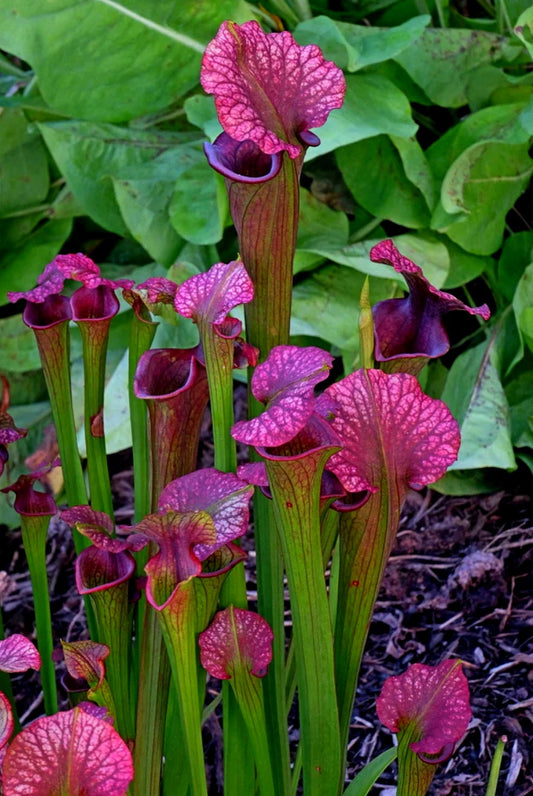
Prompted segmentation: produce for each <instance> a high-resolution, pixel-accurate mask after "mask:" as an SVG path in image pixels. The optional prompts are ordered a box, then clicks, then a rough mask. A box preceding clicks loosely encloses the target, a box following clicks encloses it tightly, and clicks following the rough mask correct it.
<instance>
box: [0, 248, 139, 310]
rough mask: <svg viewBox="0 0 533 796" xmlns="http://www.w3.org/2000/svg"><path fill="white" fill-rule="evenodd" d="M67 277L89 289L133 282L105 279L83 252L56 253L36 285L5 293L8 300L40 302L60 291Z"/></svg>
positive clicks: (124, 286) (128, 286) (119, 285)
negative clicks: (16, 291)
mask: <svg viewBox="0 0 533 796" xmlns="http://www.w3.org/2000/svg"><path fill="white" fill-rule="evenodd" d="M67 279H74V280H76V281H77V282H82V283H83V286H84V287H86V288H90V289H94V288H96V287H101V286H106V287H110V288H113V289H116V288H119V287H123V288H130V287H132V285H133V284H134V282H133V281H132V280H131V279H105V278H104V277H102V276H101V275H100V268H99V266H98V265H96V263H95V262H93V260H91V258H90V257H87V256H86V255H85V254H80V253H78V254H58V255H57V257H55V259H54V260H52V262H51V263H48V265H47V266H46V268H45V269H44V271H43V273H42V274H41V275H40V276H39V277H38V279H37V286H36V287H34V288H32V290H27V291H25V292H19V293H13V292H9V293H8V294H7V295H8V298H9V300H10V301H19V300H20V299H26V301H29V302H31V303H37V304H40V303H41V302H43V301H45V299H47V298H48V297H49V296H53V295H57V294H58V293H61V291H62V290H63V286H64V284H65V281H66V280H67Z"/></svg>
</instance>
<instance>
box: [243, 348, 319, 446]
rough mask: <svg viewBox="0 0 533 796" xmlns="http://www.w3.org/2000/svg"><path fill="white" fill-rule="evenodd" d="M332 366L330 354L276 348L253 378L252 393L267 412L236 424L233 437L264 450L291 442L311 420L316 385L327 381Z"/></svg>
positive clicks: (315, 350)
mask: <svg viewBox="0 0 533 796" xmlns="http://www.w3.org/2000/svg"><path fill="white" fill-rule="evenodd" d="M332 364H333V357H332V356H331V354H329V353H328V352H327V351H323V350H322V349H321V348H316V347H315V346H309V347H308V348H300V347H299V346H290V345H287V346H275V347H274V348H273V349H272V350H271V352H270V353H269V355H268V357H267V358H266V360H265V361H264V362H263V363H262V364H261V365H258V366H257V368H256V369H255V371H254V375H253V377H252V384H251V388H252V393H253V395H254V397H255V398H256V399H257V400H258V401H260V402H261V403H263V404H265V405H266V409H265V411H264V412H263V413H262V414H261V415H259V416H258V417H255V418H253V419H252V420H240V421H239V422H238V423H235V425H234V426H233V428H232V432H231V433H232V435H233V437H234V438H235V439H236V440H237V441H238V442H244V443H246V444H248V445H254V446H261V447H263V446H268V447H276V446H278V445H283V444H285V443H286V442H289V440H291V439H292V438H293V437H295V436H296V435H297V434H298V432H300V431H301V430H302V429H303V428H304V427H305V425H306V424H307V422H308V421H309V420H310V418H311V415H312V414H313V411H314V406H315V394H314V388H315V385H317V384H319V383H320V382H321V381H323V380H324V379H327V377H328V374H329V369H330V368H331V365H332Z"/></svg>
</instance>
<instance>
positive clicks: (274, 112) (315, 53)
mask: <svg viewBox="0 0 533 796" xmlns="http://www.w3.org/2000/svg"><path fill="white" fill-rule="evenodd" d="M200 79H201V83H202V86H203V88H204V90H205V91H206V92H207V93H208V94H214V96H215V105H216V109H217V113H218V116H219V119H220V123H221V124H222V127H223V128H224V131H225V133H227V134H228V135H229V136H231V137H232V138H233V139H235V140H236V141H253V142H254V143H255V144H256V145H257V147H258V148H259V150H260V151H261V152H264V153H265V154H266V155H275V154H276V153H278V152H282V151H284V150H285V151H287V152H288V154H289V156H290V157H291V158H297V157H298V156H299V155H300V153H301V150H302V146H301V145H302V141H304V142H305V138H306V133H308V131H309V130H310V129H311V128H312V127H321V126H322V125H323V124H324V122H325V121H326V119H327V117H328V115H329V113H330V111H331V110H333V109H334V108H340V106H341V105H342V102H343V100H344V92H345V88H346V83H345V80H344V75H343V74H342V71H341V70H340V69H339V68H338V67H337V66H335V64H333V63H331V62H329V61H326V60H324V57H323V55H322V52H321V51H320V48H319V47H317V46H316V45H313V44H309V45H306V46H305V47H302V46H300V45H299V44H297V43H296V41H295V40H294V38H293V36H292V35H291V34H290V33H288V32H286V31H284V32H282V33H269V34H267V33H264V32H263V30H262V29H261V27H260V26H259V24H258V23H257V22H254V21H251V22H245V23H244V25H236V24H234V23H233V22H223V23H222V25H221V27H220V29H219V31H218V33H217V35H216V37H215V38H214V39H213V40H212V41H211V42H210V43H209V44H208V45H207V48H206V51H205V53H204V57H203V61H202V72H201V78H200Z"/></svg>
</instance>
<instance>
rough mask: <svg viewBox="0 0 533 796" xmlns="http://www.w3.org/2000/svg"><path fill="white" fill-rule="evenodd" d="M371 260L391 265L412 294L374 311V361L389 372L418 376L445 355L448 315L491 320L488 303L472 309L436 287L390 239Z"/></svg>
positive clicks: (375, 249) (382, 303)
mask: <svg viewBox="0 0 533 796" xmlns="http://www.w3.org/2000/svg"><path fill="white" fill-rule="evenodd" d="M370 259H371V260H372V261H373V262H376V263H385V264H387V265H392V267H393V268H394V270H395V271H397V272H398V273H399V274H402V276H403V277H404V279H405V281H406V282H407V285H408V287H409V295H408V296H406V297H405V298H401V299H397V298H394V299H385V300H384V301H379V302H378V303H377V304H375V306H374V308H373V311H372V312H373V316H374V337H375V358H376V361H377V362H384V363H387V367H388V369H389V370H404V371H407V372H409V373H413V375H416V374H417V373H418V372H419V371H420V370H421V368H422V367H423V366H424V364H425V363H426V362H427V361H428V359H433V358H435V357H440V356H442V355H443V354H445V353H446V352H447V351H448V350H449V348H450V340H449V338H448V334H447V332H446V329H445V327H444V324H443V317H444V316H445V315H446V314H447V313H448V312H453V311H456V310H462V311H463V312H467V313H469V314H470V315H479V316H480V317H481V318H483V319H484V320H488V318H489V317H490V310H489V308H488V306H487V305H486V304H482V305H481V306H480V307H469V306H468V305H467V304H464V303H463V302H462V301H460V299H458V298H456V297H455V296H452V295H451V294H450V293H445V292H444V291H442V290H438V289H437V288H436V287H433V285H431V284H430V283H429V282H428V280H427V279H426V278H425V276H424V274H423V272H422V269H421V268H420V266H418V265H415V263H413V262H412V261H411V260H409V259H408V258H407V257H404V256H403V255H402V254H400V252H399V251H398V249H397V248H396V246H395V245H394V243H393V242H392V241H391V240H385V241H382V242H381V243H378V244H377V245H376V246H374V247H373V248H372V249H371V251H370Z"/></svg>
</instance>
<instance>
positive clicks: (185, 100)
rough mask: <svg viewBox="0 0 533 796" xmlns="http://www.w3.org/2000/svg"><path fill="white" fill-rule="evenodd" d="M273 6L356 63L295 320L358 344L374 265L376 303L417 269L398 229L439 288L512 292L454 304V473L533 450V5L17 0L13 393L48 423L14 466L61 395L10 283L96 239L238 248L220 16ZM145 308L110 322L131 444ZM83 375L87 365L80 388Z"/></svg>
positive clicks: (165, 332) (0, 292) (0, 212)
mask: <svg viewBox="0 0 533 796" xmlns="http://www.w3.org/2000/svg"><path fill="white" fill-rule="evenodd" d="M265 9H266V10H265ZM253 17H255V18H258V19H259V20H260V21H261V22H262V23H263V24H264V25H265V26H266V28H267V29H269V28H270V29H276V28H277V27H279V24H281V23H280V19H281V20H282V22H283V25H284V26H285V27H286V28H287V29H289V30H291V31H292V32H293V34H294V36H295V38H296V39H297V41H298V42H299V43H301V44H306V43H316V44H319V45H320V46H321V48H322V49H323V51H324V53H325V55H326V57H327V58H329V59H331V60H334V61H335V62H336V63H337V64H338V65H339V66H341V67H342V68H343V69H344V70H345V73H346V77H347V86H348V88H347V94H346V101H345V104H344V107H343V108H342V109H340V110H338V111H335V112H333V113H332V114H331V117H330V120H329V121H328V123H327V125H326V126H325V127H324V128H323V129H322V130H321V131H320V137H321V140H322V143H321V145H320V146H319V147H318V148H317V149H314V150H309V151H308V155H307V158H306V163H305V165H304V172H303V178H302V196H301V224H300V231H299V238H298V250H297V255H296V263H295V272H296V276H295V287H294V310H293V316H294V317H293V327H292V330H293V334H294V335H295V341H296V342H305V343H309V342H313V343H318V344H320V345H322V346H324V347H328V348H330V349H331V351H332V352H333V353H334V354H336V355H339V356H341V357H342V361H343V363H344V367H345V369H346V370H350V369H352V368H353V367H354V366H357V363H358V333H357V316H358V302H359V293H360V289H361V286H362V283H363V280H364V276H365V275H366V274H369V275H370V289H371V300H372V302H373V303H375V302H376V301H378V300H381V299H383V298H387V297H390V296H394V295H401V293H402V290H403V283H402V280H401V279H400V278H398V279H396V278H394V277H393V275H392V274H391V269H390V267H388V266H384V265H379V264H373V263H371V262H370V261H369V259H368V252H369V250H370V248H371V246H372V245H373V244H374V243H376V242H377V241H379V240H381V239H383V238H384V237H392V238H393V239H394V240H395V242H396V245H397V246H398V247H399V248H400V250H401V251H402V253H403V254H405V255H407V256H408V257H410V258H411V259H413V260H414V261H415V262H417V263H418V264H419V265H421V266H422V267H423V269H424V271H425V273H426V275H427V276H428V278H429V279H430V280H431V281H432V282H433V283H434V284H435V285H436V286H437V287H441V288H444V289H446V290H452V291H453V292H455V293H456V294H457V295H459V296H460V297H461V298H462V299H463V300H467V301H470V302H472V303H475V304H480V303H482V302H483V301H487V302H488V303H489V304H490V306H491V309H492V311H493V316H492V318H491V320H490V321H489V322H488V323H486V324H485V323H483V322H482V321H481V322H480V320H479V319H477V318H466V319H465V315H464V314H460V315H459V314H457V315H455V316H453V315H452V316H451V323H450V331H451V335H452V339H453V343H454V344H453V347H452V350H451V352H450V354H449V355H448V356H447V357H446V358H445V359H444V363H437V364H435V365H431V366H430V367H429V368H426V370H425V372H423V374H422V376H421V380H422V385H423V387H424V389H425V390H426V391H427V392H428V393H429V394H431V395H432V396H435V397H442V398H443V399H444V400H445V401H447V403H448V404H449V406H450V408H451V409H452V411H453V412H454V414H455V415H456V417H457V418H458V420H459V422H460V424H461V431H462V436H463V443H462V447H461V451H460V456H459V460H458V461H457V463H456V464H455V465H454V466H453V467H452V470H451V472H450V473H449V474H448V475H447V476H446V477H445V478H444V479H443V480H442V481H441V482H440V483H439V484H438V485H437V488H440V489H441V490H442V491H444V492H450V493H455V494H463V493H469V492H475V491H487V490H490V489H492V488H494V487H495V485H498V484H500V483H501V479H502V476H503V475H504V473H505V472H512V471H513V470H515V469H516V468H517V466H518V463H519V462H523V463H525V465H526V466H528V467H529V468H530V469H531V470H533V450H532V448H533V367H532V363H533V231H532V229H531V211H530V208H531V206H532V195H531V188H530V187H529V186H530V179H531V175H532V173H533V161H532V159H531V157H530V155H529V147H530V144H531V136H532V134H533V70H532V69H531V56H532V53H533V44H532V42H533V7H528V3H527V2H526V1H525V0H495V5H493V4H492V2H491V0H453V2H448V0H435V2H433V0H427V2H426V0H416V2H415V1H414V0H358V2H355V1H354V0H341V2H335V3H334V2H329V0H317V1H316V2H314V3H313V4H312V6H311V8H310V7H309V6H308V5H307V0H271V2H267V3H264V4H261V5H260V6H259V5H254V4H252V3H246V2H244V0H238V1H236V0H219V1H218V2H217V3H216V4H213V3H211V2H209V0H201V1H199V0H180V1H179V2H176V0H159V1H158V2H157V3H153V2H151V0H125V2H114V0H82V2H80V1H79V0H76V2H73V0H46V1H45V0H0V48H1V49H2V51H3V54H0V156H1V166H0V186H1V190H0V304H1V305H2V306H1V307H0V316H1V317H0V334H1V339H2V346H1V350H0V372H2V373H4V374H5V375H6V376H7V377H8V379H9V382H10V384H11V394H12V407H11V410H10V411H11V412H12V414H13V416H14V417H15V420H16V422H17V423H18V425H21V426H24V427H29V428H30V429H31V431H30V433H29V435H28V437H27V438H26V440H25V441H23V442H24V445H22V444H20V443H19V446H18V449H19V456H20V458H19V459H18V460H16V459H15V460H12V461H11V462H10V467H11V470H10V472H9V474H8V478H9V480H10V481H12V480H13V478H14V477H16V475H17V471H18V468H20V467H21V466H23V462H22V458H23V456H24V455H28V454H29V453H30V452H31V451H33V450H34V449H35V447H36V446H37V445H38V444H39V443H40V442H41V439H42V432H43V429H44V427H45V426H46V425H47V424H49V423H50V420H51V416H50V412H49V407H48V404H47V402H46V400H45V388H44V381H43V379H42V375H41V374H40V371H39V360H38V356H37V351H36V348H35V345H34V342H33V335H32V332H31V331H30V330H29V329H27V328H26V327H25V326H24V325H23V323H22V321H21V318H20V312H21V309H22V308H21V306H17V305H15V306H14V307H13V306H12V305H9V304H8V303H7V297H6V294H7V291H8V290H26V289H29V288H30V287H31V286H33V285H34V283H35V280H36V278H37V276H38V275H39V274H40V272H41V271H42V270H43V267H44V265H45V264H46V263H47V262H49V261H50V260H51V259H52V258H53V257H54V256H55V255H56V254H57V253H59V252H60V251H65V252H66V251H80V250H82V251H84V252H85V253H87V254H89V255H90V256H91V257H93V259H95V260H96V261H97V262H99V263H105V264H106V266H105V267H104V269H103V270H104V272H105V271H107V272H108V274H107V275H109V274H113V275H115V276H117V275H120V276H133V278H136V279H138V280H144V279H145V278H147V277H149V276H153V275H163V274H168V275H169V276H170V277H171V278H173V279H175V280H176V281H178V282H181V281H183V280H184V279H185V278H187V277H188V276H190V275H191V274H193V273H196V272H198V271H200V270H205V269H207V268H208V267H210V266H211V265H212V264H213V263H214V262H216V261H219V260H223V261H228V260H229V259H232V258H234V257H235V255H236V252H237V243H236V236H235V234H234V231H233V228H232V226H231V220H230V218H229V213H228V207H227V202H226V197H225V189H224V185H223V182H222V179H221V178H220V177H219V176H218V175H217V174H215V172H213V171H212V170H211V169H210V168H209V166H208V164H207V161H206V159H205V157H204V155H203V151H202V144H203V142H204V141H205V139H206V138H209V139H210V140H213V139H214V138H215V137H216V135H217V134H218V132H219V129H220V128H219V126H218V121H217V119H216V114H215V111H214V105H213V102H212V98H211V97H206V96H205V95H204V94H203V92H202V90H201V88H200V87H199V83H198V79H199V71H200V61H201V53H202V50H203V48H204V47H205V45H206V44H207V42H208V41H209V40H210V39H211V38H212V37H213V36H214V34H215V33H216V31H217V29H218V27H219V24H220V23H221V22H222V21H223V20H224V19H233V20H235V21H236V22H243V21H245V20H246V19H250V18H253ZM129 312H130V309H129V307H128V306H127V305H124V307H123V311H122V313H121V314H120V315H119V316H118V318H117V319H115V322H114V325H113V331H112V336H111V343H110V352H109V362H108V369H109V381H108V385H107V398H108V401H107V409H106V429H107V430H108V431H109V432H112V433H110V434H109V437H108V449H109V450H111V451H113V450H121V449H122V448H125V447H127V446H128V444H129V431H128V423H127V405H126V390H125V379H126V370H127V363H126V359H125V355H124V351H125V346H126V340H127V333H128V323H129ZM73 338H74V340H73V342H74V344H73V357H74V359H78V358H79V354H80V343H79V340H78V339H77V338H76V330H73ZM195 341H196V330H195V328H194V327H192V325H191V324H190V323H188V322H186V321H185V320H184V319H181V318H179V317H178V316H175V314H168V315H166V316H165V317H164V318H162V323H161V324H160V327H159V330H158V333H157V337H156V341H155V343H154V345H156V346H164V345H167V344H170V345H175V346H190V345H193V344H194V343H195ZM80 382H81V372H80V379H79V380H77V383H76V385H75V386H76V389H77V390H78V391H79V390H80ZM106 436H107V435H106ZM4 478H6V476H4ZM9 511H10V510H9V508H8V507H7V505H6V507H5V511H4V516H3V520H4V521H8V519H9V517H8V512H9Z"/></svg>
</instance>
